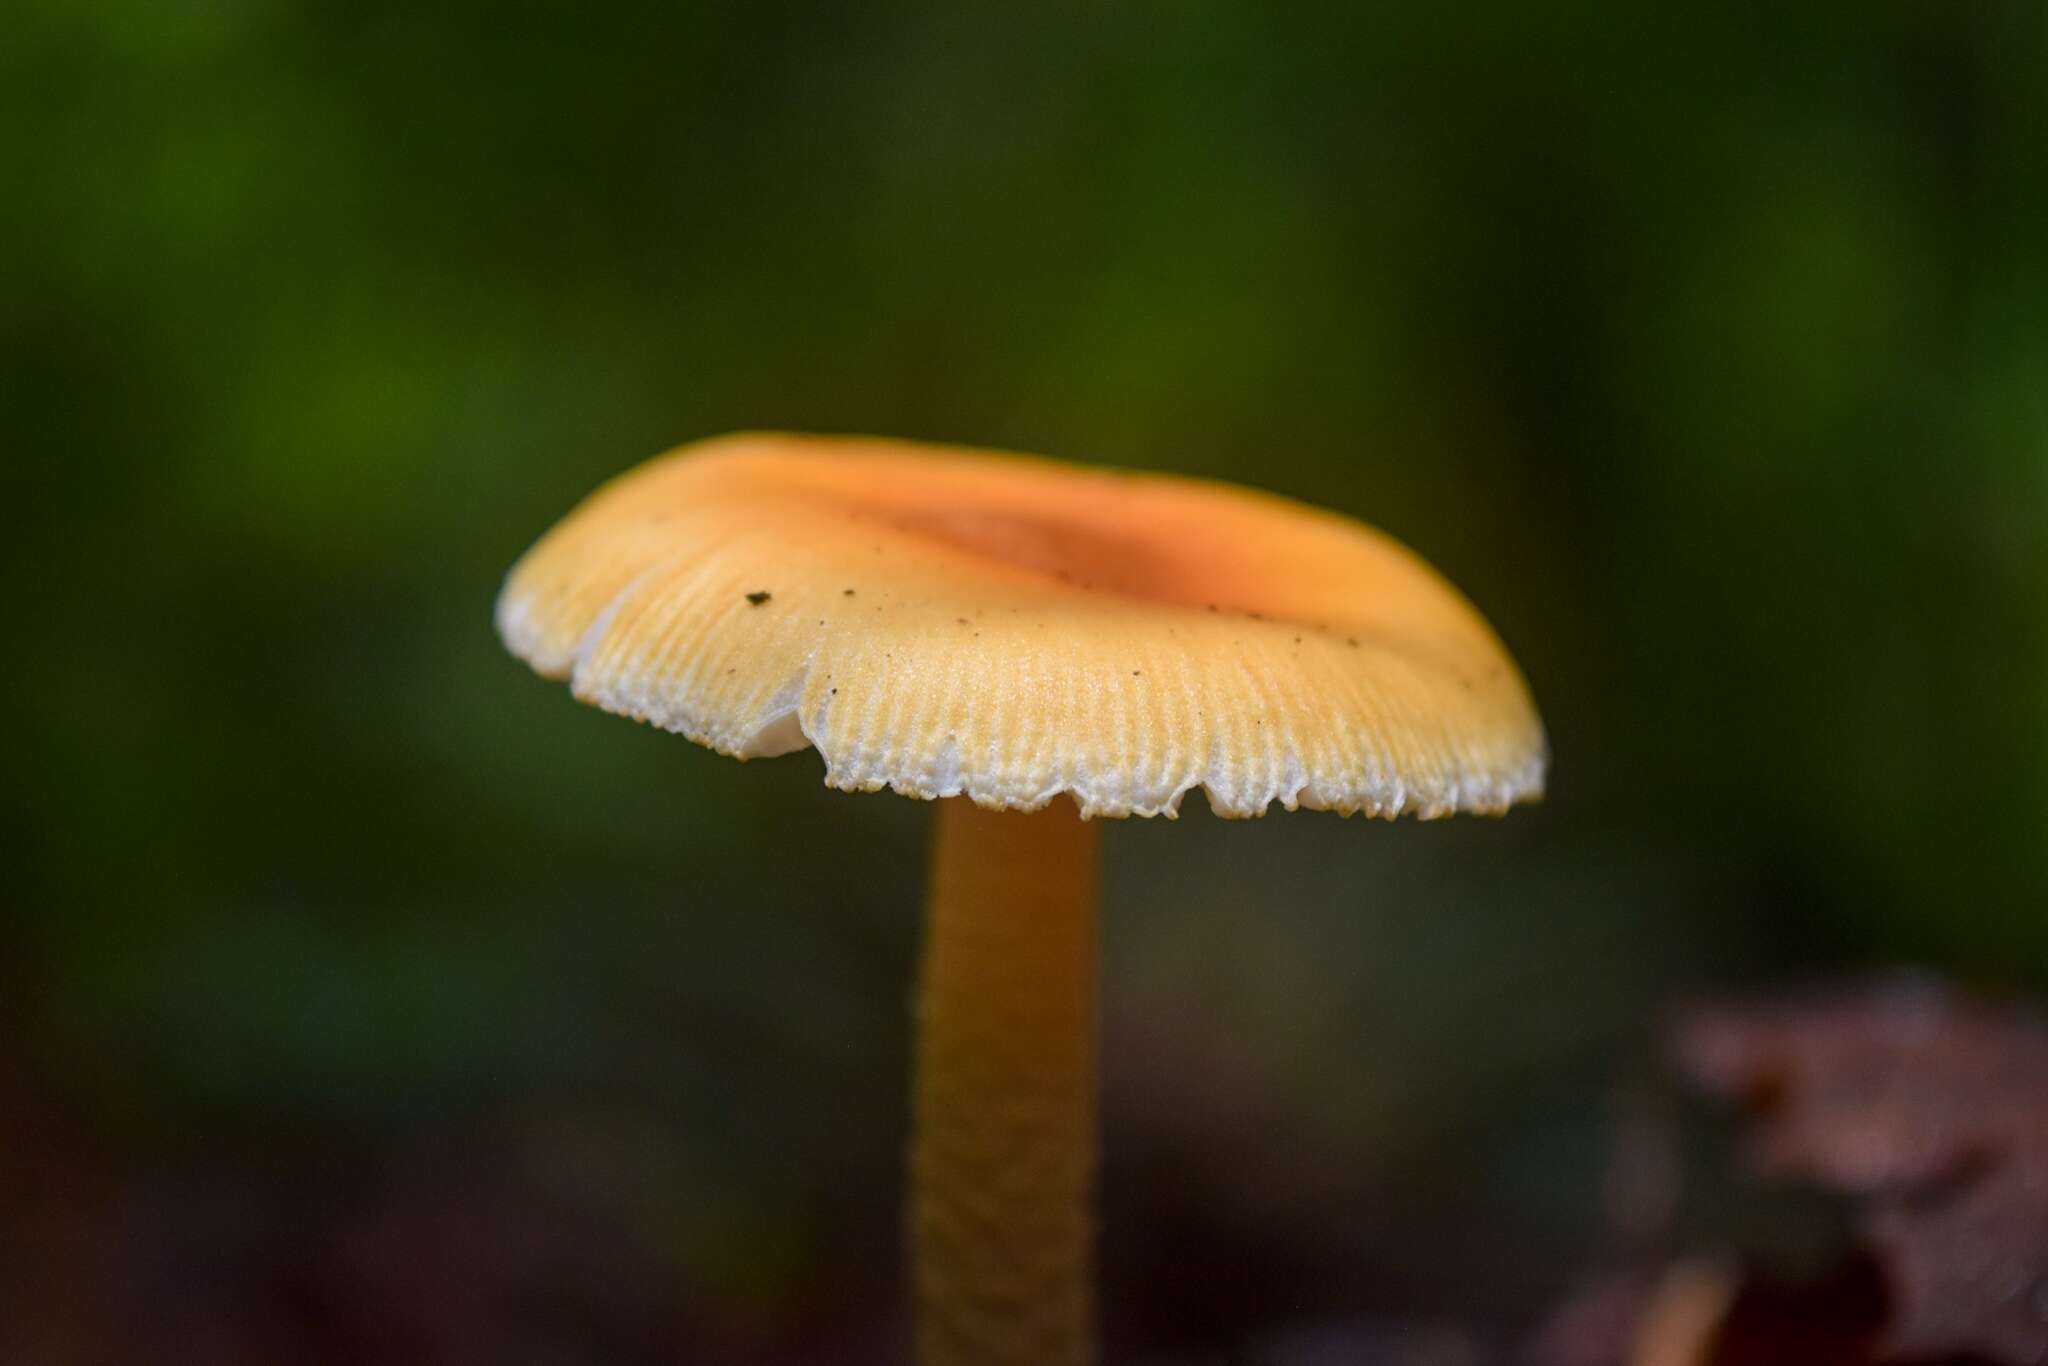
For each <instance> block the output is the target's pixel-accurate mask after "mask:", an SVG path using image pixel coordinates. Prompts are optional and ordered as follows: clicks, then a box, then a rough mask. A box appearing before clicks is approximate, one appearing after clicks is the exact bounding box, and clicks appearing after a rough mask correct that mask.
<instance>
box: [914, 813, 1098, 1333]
mask: <svg viewBox="0 0 2048 1366" xmlns="http://www.w3.org/2000/svg"><path fill="white" fill-rule="evenodd" d="M1095 846H1096V839H1095V826H1094V825H1093V823H1091V822H1087V821H1083V820H1082V819H1081V818H1080V816H1079V815H1078V814H1077V813H1076V812H1075V810H1074V808H1073V807H1072V806H1071V805H1069V804H1068V803H1066V802H1064V801H1059V802H1056V803H1055V804H1054V805H1052V806H1050V807H1047V808H1046V809H1045V810H1042V811H1037V812H1032V813H1030V814H1028V815H1027V814H1022V813H1018V812H999V811H984V810H982V809H980V808H979V807H976V806H974V805H973V804H972V803H970V802H968V801H966V800H964V799H954V800H950V801H944V802H941V803H939V811H938V831H937V847H936V851H935V856H934V859H933V865H932V889H931V906H930V915H929V919H928V923H927V927H926V936H927V938H926V943H925V951H924V968H923V973H922V976H921V978H920V981H919V987H918V1016H917V1092H916V1101H915V1105H914V1109H913V1114H912V1125H911V1128H912V1138H911V1145H912V1152H911V1198H910V1233H911V1241H912V1259H913V1277H914V1281H915V1293H916V1308H917V1348H918V1361H919V1362H920V1363H921V1366H1010V1364H1011V1363H1015V1364H1016V1366H1025V1363H1029V1366H1088V1363H1091V1362H1093V1361H1094V1360H1095V1292H1094V1235H1095V1223H1094V1213H1093V1208H1092V1200H1091V1198H1090V1187H1091V1185H1092V1183H1093V1181H1094V1176H1095V974H1096V956H1097V943H1096V928H1095V862H1096V859H1095Z"/></svg>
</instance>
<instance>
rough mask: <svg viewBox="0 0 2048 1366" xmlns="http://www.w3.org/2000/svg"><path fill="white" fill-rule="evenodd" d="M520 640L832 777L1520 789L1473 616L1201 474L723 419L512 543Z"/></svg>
mask: <svg viewBox="0 0 2048 1366" xmlns="http://www.w3.org/2000/svg"><path fill="white" fill-rule="evenodd" d="M497 620H498V630H499V633H500V634H501V635H502V636H503V638H504V641H505V644H506V646H507V647H508V648H509V649H510V650H511V651H512V653H513V654H515V655H517V656H518V657H519V658H521V659H523V660H525V661H526V662H527V663H528V664H530V665H532V666H533V668H534V669H535V670H537V671H538V672H540V673H541V674H543V675H545V676H547V677H550V678H567V679H568V680H569V681H570V685H571V688H572V690H573V691H574V693H575V695H576V696H577V697H578V698H580V699H582V700H583V701H585V702H589V703H592V704H594V705H596V706H598V707H602V708H603V709H605V710H607V711H612V712H617V713H619V714H621V715H625V716H630V717H634V718H637V719H639V720H642V721H647V722H651V723H652V724H654V725H656V726H660V727H662V728H663V729H666V730H672V731H677V732H680V733H681V734H683V735H686V736H688V737H689V738H690V739H692V740H695V741H697V742H698V743H700V744H703V745H708V746H710V747H711V748H712V749H715V750H717V751H719V752H720V753H723V754H730V755H734V756H737V757H740V758H756V757H765V756H769V755H776V754H786V753H789V752H791V751H794V750H799V749H802V748H804V747H806V746H815V747H816V748H817V750H818V752H819V754H820V755H821V756H822V757H823V759H824V762H825V781H826V782H827V783H829V784H830V785H832V786H833V787H838V788H846V789H853V790H863V791H866V790H875V789H880V788H891V789H894V790H895V791H897V792H901V793H904V794H905V795H908V796H913V797H923V798H934V797H950V796H959V795H965V796H968V797H970V798H972V799H973V800H974V801H976V802H977V803H979V804H981V805H984V806H991V807H1005V808H1016V809H1022V810H1033V809H1036V808H1038V807H1040V806H1043V805H1044V804H1045V803H1046V802H1048V801H1050V800H1052V799H1053V798H1054V797H1056V796H1058V795H1060V794H1062V793H1066V794H1070V795H1071V796H1072V798H1073V799H1074V801H1075V802H1076V803H1077V804H1078V805H1079V806H1080V808H1081V811H1082V814H1084V815H1088V816H1131V815H1139V816H1151V815H1162V814H1163V815H1172V814H1174V813H1175V812H1176V811H1177V810H1178V808H1179V804H1180V801H1181V798H1182V797H1183V796H1185V795H1186V794H1187V793H1188V792H1189V791H1190V790H1191V789H1193V788H1196V787H1200V788H1202V789H1204V791H1205V792H1206V794H1207V797H1208V801H1209V804H1210V806H1211V807H1213V808H1214V809H1215V810H1216V811H1217V812H1218V813H1220V814H1222V815H1226V816H1255V815H1258V814H1261V813H1262V812H1264V811H1265V810H1266V809H1267V807H1268V806H1269V805H1270V804H1272V803H1273V802H1276V801H1277V802H1279V803H1280V804H1281V805H1282V806H1284V807H1286V808H1288V809H1290V810H1292V809H1293V808H1295V807H1297V806H1306V807H1312V808H1317V809H1327V810H1334V811H1341V812H1347V813H1349V812H1359V811H1362V812H1366V813H1368V814H1371V815H1376V816H1398V815H1402V814H1410V813H1412V814H1415V815H1420V816H1424V817H1434V816H1443V815H1448V814H1451V813H1452V812H1456V811H1481V812H1500V811H1504V810H1505V809H1506V808H1507V807H1509V806H1510V805H1512V804H1513V803H1515V802H1517V801H1522V800H1525V799H1529V798H1534V797H1537V796H1540V795H1541V792H1542V787H1543V777H1544V767H1545V760H1546V747H1545V742H1544V736H1543V727H1542V722H1541V721H1540V720H1539V718H1538V716H1537V713H1536V709H1535V707H1534V705H1533V704H1532V702H1531V701H1530V698H1529V692H1528V689H1527V687H1526V685H1525V684H1524V683H1523V680H1522V677H1521V674H1520V673H1519V671H1518V670H1517V669H1516V667H1515V664H1514V661H1513V660H1512V659H1510V658H1509V657H1508V654H1507V652H1506V650H1505V649H1504V648H1503V647H1502V645H1501V643H1500V641H1499V640H1498V638H1496V636H1495V635H1494V633H1493V631H1492V629H1491V628H1490V627H1488V625H1487V624H1486V622H1485V620H1484V619H1483V618H1481V617H1480V616H1479V614H1478V613H1477V612H1476V611H1475V610H1474V609H1473V608H1472V606H1471V605H1470V604H1469V603H1467V602H1466V601H1465V599H1464V598H1463V597H1462V596H1460V595H1459V594H1458V592H1457V591H1456V590H1455V589H1453V588H1452V587H1451V586H1450V585H1449V584H1447V583H1446V582H1445V581H1444V580H1443V579H1442V578H1441V577H1440V576H1438V575H1437V574H1436V573H1435V571H1433V570H1432V569H1431V568H1430V567H1429V566H1428V565H1427V564H1425V563H1424V562H1423V561H1422V560H1421V559H1419V558H1418V557H1417V556H1415V555H1414V554H1413V553H1412V552H1410V551H1408V550H1407V549H1405V548H1404V547H1402V546H1401V545H1399V544H1397V543H1396V542H1394V541H1393V540H1391V539H1389V538H1388V537H1386V536H1384V535H1382V534H1380V533H1379V532H1376V531H1374V530H1372V529H1371V528H1369V527H1366V526H1364V525H1362V524H1360V523H1358V522H1355V521H1352V520H1350V519H1348V518H1344V517H1340V516H1337V515H1335V514H1333V513H1328V512H1323V511H1320V510H1318V509H1315V508H1311V507H1307V506H1304V505H1302V504H1299V503H1294V502H1290V501H1288V500H1286V499H1283V498H1279V497H1275V496H1273V495H1270V494H1265V493H1259V492H1255V491H1252V490H1249V489H1244V488H1238V487H1234V486H1231V485H1227V484H1219V483H1213V482H1207V481H1202V480H1193V479H1183V478H1175V477H1170V476H1164V475H1155V474H1139V473H1128V472H1123V471H1116V470H1109V469H1102V468H1096V467H1091V466H1086V465H1075V464H1068V463H1064V462H1060V461H1053V460H1045V459H1039V458H1036V457H1031V456H1019V455H1006V454H998V453H993V452H986V451H970V450H959V449H953V448H947V447H939V446H927V445H921V444H917V443H912V442H904V441H891V440H881V439H873V438H864V437H818V436H796V435H784V434H765V433H764V434H744V435H738V436H728V437H721V438H718V439H715V440H711V441H705V442H701V443H698V444H696V445H693V446H686V447H684V448H682V449H680V450H677V451H674V452H671V453H670V454H668V455H665V456H661V457H659V458H657V459H655V460H652V461H649V462H648V463H646V464H644V465H641V466H639V467H638V468H636V469H634V470H631V471H629V472H628V473H626V474H624V475H621V476H619V477H618V478H617V479H614V480H613V481H611V482H610V483H608V484H606V485H605V486H604V487H603V488H601V489H599V490H598V491H597V492H596V493H595V494H593V495H591V497H590V498H589V499H588V500H586V501H585V502H584V503H583V504H582V505H581V506H580V507H578V508H577V509H576V510H575V511H573V512H572V513H570V515H569V516H568V517H567V518H565V519H564V520H563V521H562V522H561V523H560V524H558V525H557V526H556V527H555V528H554V529H553V530H551V531H550V532H548V534H547V535H546V536H544V537H542V538H541V540H540V542H539V543H538V544H536V545H535V546H534V547H533V548H532V549H531V550H530V551H528V552H527V553H526V555H525V556H524V557H523V558H521V559H520V561H519V562H518V564H516V565H515V566H514V567H513V569H512V572H511V574H510V575H509V576H508V577H507V579H506V581H505V586H504V590H503V592H502V594H501V595H500V597H499V599H498V607H497Z"/></svg>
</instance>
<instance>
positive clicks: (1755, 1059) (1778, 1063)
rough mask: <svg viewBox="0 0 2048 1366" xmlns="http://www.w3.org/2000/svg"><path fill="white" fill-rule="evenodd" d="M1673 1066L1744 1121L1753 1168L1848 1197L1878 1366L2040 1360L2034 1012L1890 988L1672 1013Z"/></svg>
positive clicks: (1933, 987)
mask: <svg viewBox="0 0 2048 1366" xmlns="http://www.w3.org/2000/svg"><path fill="white" fill-rule="evenodd" d="M1675 1042H1676V1050H1675V1051H1676V1053H1677V1057H1678V1062H1679V1065H1680V1067H1681V1068H1682V1069H1683V1070H1684V1071H1685V1072H1686V1073H1687V1074H1688V1075H1690V1076H1691V1077H1692V1079H1693V1080H1694V1081H1695V1082H1697V1083H1698V1084H1699V1085H1701V1086H1702V1087H1704V1088H1705V1089H1707V1090H1709V1091H1712V1092H1715V1093H1717V1094H1719V1095H1722V1096H1724V1097H1727V1098H1730V1099H1733V1100H1736V1101H1738V1102H1740V1103H1742V1104H1744V1105H1746V1106H1747V1107H1748V1108H1749V1109H1750V1110H1751V1111H1752V1112H1753V1113H1754V1115H1755V1118H1756V1124H1755V1129H1754V1146H1753V1155H1754V1157H1755V1160H1756V1161H1757V1163H1758V1165H1759V1167H1760V1168H1761V1169H1762V1170H1764V1171H1765V1172H1768V1173H1771V1174H1776V1175H1784V1176H1796V1177H1803V1178H1806V1179H1810V1180H1813V1181H1816V1182H1819V1183H1820V1184H1822V1185H1825V1186H1829V1187H1832V1188H1834V1189H1837V1190H1840V1191H1843V1192H1845V1193H1847V1194H1849V1195H1851V1196H1853V1197H1855V1198H1856V1209H1857V1229H1858V1232H1859V1235H1860V1237H1861V1239H1862V1241H1863V1243H1864V1245H1865V1246H1866V1248H1867V1249H1868V1250H1869V1252H1870V1254H1871V1256H1872V1257H1873V1258H1874V1259H1875V1261H1876V1263H1877V1264H1878V1266H1879V1267H1880V1269H1881V1270H1882V1272H1883V1275H1884V1280H1885V1285H1886V1289H1887V1293H1888V1299H1889V1304H1890V1319H1889V1325H1888V1331H1887V1333H1886V1336H1885V1338H1884V1341H1883V1344H1882V1358H1881V1359H1899V1358H1902V1357H1925V1356H1928V1355H1933V1354H1941V1353H1973V1354H1976V1355H1978V1356H1981V1357H1983V1358H1985V1359H1988V1360H1991V1361H1996V1362H2008V1363H2013V1364H2014V1366H2048V1021H2044V1020H2043V1019H2042V1018H2041V1017H2039V1016H2038V1015H2035V1014H2032V1013H2029V1012H2027V1011H2024V1010H2021V1009H2019V1008H2015V1007H2009V1006H2000V1005H1993V1004H1988V1003H1985V1002H1980V1001H1973V1000H1969V999H1966V998H1964V997H1962V996H1959V995H1957V994H1955V993H1953V992H1951V991H1949V990H1947V989H1946V988H1943V987H1941V986H1939V985H1937V984H1933V983H1929V982H1924V981H1912V982H1903V983H1900V982H1893V983H1886V984H1881V985H1878V986H1875V987H1869V988H1864V989H1860V990H1857V991H1852V992H1846V993H1841V994H1837V995H1833V996H1828V997H1822V998H1818V999H1815V998H1807V999H1801V1000H1793V1001H1789V1002H1786V1003H1782V1004H1778V1005H1774V1006H1766V1007H1750V1008H1716V1009H1709V1010H1704V1011H1701V1012H1698V1013H1696V1014H1695V1015H1694V1016H1692V1017H1691V1018H1689V1019H1687V1020H1685V1021H1683V1022H1682V1023H1681V1025H1680V1028H1679V1029H1678V1031H1677V1035H1676V1041H1675Z"/></svg>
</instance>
